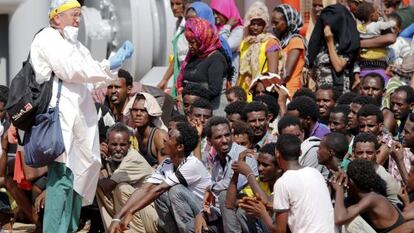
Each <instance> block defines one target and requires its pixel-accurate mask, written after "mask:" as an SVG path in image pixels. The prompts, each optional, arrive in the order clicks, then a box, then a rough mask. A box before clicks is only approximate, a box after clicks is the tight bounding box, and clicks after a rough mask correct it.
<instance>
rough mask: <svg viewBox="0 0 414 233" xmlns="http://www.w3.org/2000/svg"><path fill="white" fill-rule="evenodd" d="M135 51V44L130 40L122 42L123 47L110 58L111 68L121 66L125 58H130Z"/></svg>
mask: <svg viewBox="0 0 414 233" xmlns="http://www.w3.org/2000/svg"><path fill="white" fill-rule="evenodd" d="M133 53H134V45H133V44H132V43H131V41H129V40H127V41H125V42H124V44H122V46H121V48H119V49H118V51H117V52H116V53H115V55H114V56H112V57H111V58H109V64H110V68H111V70H113V69H116V68H119V67H121V66H122V63H124V61H125V59H128V58H130V57H131V56H132V54H133Z"/></svg>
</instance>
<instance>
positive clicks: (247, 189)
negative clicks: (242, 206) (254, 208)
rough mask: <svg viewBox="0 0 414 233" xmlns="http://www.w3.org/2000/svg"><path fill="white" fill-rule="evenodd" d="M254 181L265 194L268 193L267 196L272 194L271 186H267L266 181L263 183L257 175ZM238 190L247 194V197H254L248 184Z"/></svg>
mask: <svg viewBox="0 0 414 233" xmlns="http://www.w3.org/2000/svg"><path fill="white" fill-rule="evenodd" d="M256 181H257V183H259V186H260V188H261V189H262V190H263V191H264V192H265V193H266V195H268V196H270V195H272V193H273V187H269V184H268V183H264V182H262V181H260V178H259V177H257V178H256ZM240 192H241V193H243V194H246V196H248V197H254V196H255V195H254V192H253V190H252V188H251V187H250V185H248V186H246V187H245V188H244V189H242V190H241V191H240Z"/></svg>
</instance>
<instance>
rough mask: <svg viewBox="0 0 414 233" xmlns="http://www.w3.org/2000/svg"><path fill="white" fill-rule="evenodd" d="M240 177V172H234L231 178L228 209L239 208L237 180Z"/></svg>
mask: <svg viewBox="0 0 414 233" xmlns="http://www.w3.org/2000/svg"><path fill="white" fill-rule="evenodd" d="M238 179H239V173H238V172H234V173H233V176H232V177H231V180H230V185H229V187H228V188H227V195H226V202H225V205H226V208H227V209H236V208H237V203H236V202H237V180H238Z"/></svg>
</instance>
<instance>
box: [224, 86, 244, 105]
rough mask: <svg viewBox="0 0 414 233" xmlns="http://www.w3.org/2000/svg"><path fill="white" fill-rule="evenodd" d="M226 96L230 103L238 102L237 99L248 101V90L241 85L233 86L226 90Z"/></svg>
mask: <svg viewBox="0 0 414 233" xmlns="http://www.w3.org/2000/svg"><path fill="white" fill-rule="evenodd" d="M226 98H227V102H228V103H229V104H231V103H233V102H236V101H240V102H246V101H247V95H246V92H245V91H244V90H243V88H241V87H239V86H233V87H231V88H230V89H228V90H227V91H226Z"/></svg>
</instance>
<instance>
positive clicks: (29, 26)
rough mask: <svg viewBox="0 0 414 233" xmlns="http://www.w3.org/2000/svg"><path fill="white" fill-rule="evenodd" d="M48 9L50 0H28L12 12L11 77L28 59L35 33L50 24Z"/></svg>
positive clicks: (10, 40) (10, 31)
mask: <svg viewBox="0 0 414 233" xmlns="http://www.w3.org/2000/svg"><path fill="white" fill-rule="evenodd" d="M48 10H49V1H48V0H26V1H24V2H23V3H21V4H20V5H18V7H17V9H16V10H15V11H14V12H13V13H12V14H10V21H9V22H10V24H9V55H10V57H9V59H10V60H9V67H10V78H13V77H14V76H15V75H16V74H17V73H18V72H19V70H20V68H21V64H22V62H23V61H24V60H26V58H27V55H28V53H29V50H30V44H31V42H32V39H33V36H34V34H35V33H36V32H37V31H39V30H40V29H41V28H43V27H45V26H47V25H48V24H49V20H48Z"/></svg>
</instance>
